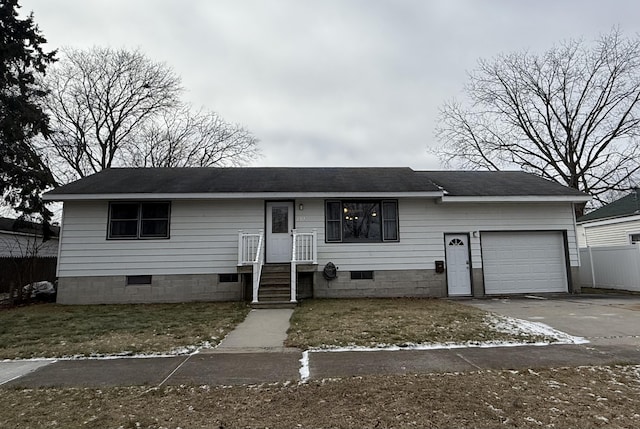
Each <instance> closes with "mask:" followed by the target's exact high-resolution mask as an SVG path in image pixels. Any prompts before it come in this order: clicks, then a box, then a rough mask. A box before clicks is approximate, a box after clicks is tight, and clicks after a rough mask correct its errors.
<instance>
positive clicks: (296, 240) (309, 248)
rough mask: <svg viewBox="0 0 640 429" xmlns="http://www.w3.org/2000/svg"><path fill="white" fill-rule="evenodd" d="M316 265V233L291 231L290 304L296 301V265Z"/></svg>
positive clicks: (314, 230) (315, 231)
mask: <svg viewBox="0 0 640 429" xmlns="http://www.w3.org/2000/svg"><path fill="white" fill-rule="evenodd" d="M317 263H318V231H317V230H316V229H315V228H314V229H313V230H312V232H298V231H297V230H295V229H294V230H293V240H292V249H291V302H297V301H296V288H297V283H298V269H297V266H298V264H317Z"/></svg>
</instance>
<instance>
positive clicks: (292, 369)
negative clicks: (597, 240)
mask: <svg viewBox="0 0 640 429" xmlns="http://www.w3.org/2000/svg"><path fill="white" fill-rule="evenodd" d="M614 364H640V352H639V351H638V350H637V348H635V347H631V346H625V347H623V346H597V347H589V345H551V346H518V347H494V348H479V347H475V348H460V349H440V350H399V351H385V350H381V351H366V352H358V351H348V352H328V351H315V352H308V353H305V354H303V353H302V352H301V351H297V352H292V351H289V352H281V353H279V352H261V353H202V354H194V355H189V356H176V357H168V358H137V359H136V358H123V359H108V360H98V359H86V360H66V361H56V362H53V363H51V364H50V365H47V366H42V367H40V368H39V369H37V370H35V371H33V372H30V373H28V374H26V375H24V376H23V377H20V378H17V379H14V380H12V381H10V382H8V383H6V384H4V385H2V387H9V386H11V387H23V388H36V387H94V388H102V387H108V386H140V385H146V386H150V387H153V386H163V385H180V384H193V385H241V384H260V383H275V382H285V381H293V382H298V381H302V379H301V375H300V374H301V372H302V373H305V371H308V379H309V380H320V379H324V378H334V377H351V376H363V375H388V374H411V373H432V372H456V371H458V372H459V371H478V370H487V369H491V370H498V369H524V368H543V367H564V366H583V365H614ZM301 370H302V371H301ZM305 379H307V378H306V377H305Z"/></svg>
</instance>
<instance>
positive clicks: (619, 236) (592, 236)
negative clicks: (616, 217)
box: [581, 220, 640, 247]
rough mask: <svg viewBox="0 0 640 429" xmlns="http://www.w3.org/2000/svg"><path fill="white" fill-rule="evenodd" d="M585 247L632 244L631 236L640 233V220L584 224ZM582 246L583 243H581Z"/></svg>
mask: <svg viewBox="0 0 640 429" xmlns="http://www.w3.org/2000/svg"><path fill="white" fill-rule="evenodd" d="M583 226H584V234H585V241H584V246H592V247H598V246H627V245H629V244H631V242H630V241H629V234H638V233H640V220H633V221H624V220H621V221H620V222H617V223H610V224H608V225H597V226H589V224H584V225H583ZM581 244H582V243H581Z"/></svg>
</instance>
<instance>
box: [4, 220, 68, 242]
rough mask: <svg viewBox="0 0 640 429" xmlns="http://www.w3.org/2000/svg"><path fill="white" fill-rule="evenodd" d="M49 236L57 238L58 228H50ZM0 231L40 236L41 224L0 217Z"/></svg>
mask: <svg viewBox="0 0 640 429" xmlns="http://www.w3.org/2000/svg"><path fill="white" fill-rule="evenodd" d="M49 228H50V230H51V235H52V236H53V237H58V236H59V234H60V227H59V226H50V227H49ZM0 231H9V232H19V233H23V234H36V235H42V224H40V223H35V222H29V221H26V220H20V219H11V218H7V217H0Z"/></svg>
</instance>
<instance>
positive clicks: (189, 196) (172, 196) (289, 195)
mask: <svg viewBox="0 0 640 429" xmlns="http://www.w3.org/2000/svg"><path fill="white" fill-rule="evenodd" d="M438 197H442V192H441V191H434V192H239V193H232V192H224V193H167V194H161V193H157V194H155V193H154V194H138V193H132V194H125V193H123V194H58V195H47V194H45V195H43V196H42V199H43V200H45V201H96V200H230V199H261V200H275V199H295V198H298V199H303V198H438Z"/></svg>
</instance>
